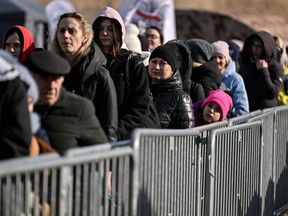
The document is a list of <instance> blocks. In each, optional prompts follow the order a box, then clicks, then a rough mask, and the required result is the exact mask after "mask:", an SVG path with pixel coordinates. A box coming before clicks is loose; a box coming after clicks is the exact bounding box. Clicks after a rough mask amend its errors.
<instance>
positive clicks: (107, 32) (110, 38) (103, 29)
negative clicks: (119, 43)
mask: <svg viewBox="0 0 288 216" xmlns="http://www.w3.org/2000/svg"><path fill="white" fill-rule="evenodd" d="M99 41H100V43H101V47H102V48H104V49H106V50H111V49H112V47H113V43H114V34H113V27H112V22H111V20H109V19H104V20H103V21H102V22H101V23H100V26H99Z"/></svg>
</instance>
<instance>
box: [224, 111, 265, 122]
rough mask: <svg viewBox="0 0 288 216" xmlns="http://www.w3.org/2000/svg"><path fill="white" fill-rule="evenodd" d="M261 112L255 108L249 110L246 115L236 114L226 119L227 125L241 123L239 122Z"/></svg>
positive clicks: (245, 120)
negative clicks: (251, 110)
mask: <svg viewBox="0 0 288 216" xmlns="http://www.w3.org/2000/svg"><path fill="white" fill-rule="evenodd" d="M261 113H262V111H261V110H255V111H253V112H250V113H248V114H246V115H241V116H237V117H234V118H231V119H229V120H228V122H229V123H228V125H229V126H232V125H237V124H241V123H245V122H247V121H248V120H249V119H250V118H253V117H255V116H257V115H260V114H261Z"/></svg>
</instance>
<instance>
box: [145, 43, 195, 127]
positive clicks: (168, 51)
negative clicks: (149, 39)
mask: <svg viewBox="0 0 288 216" xmlns="http://www.w3.org/2000/svg"><path fill="white" fill-rule="evenodd" d="M176 51H177V46H176V45H174V44H165V45H161V46H159V47H157V48H156V49H155V50H153V51H152V53H151V55H150V58H149V66H148V72H149V76H150V77H151V92H152V94H153V99H154V102H155V105H156V109H157V112H158V115H159V119H160V123H161V128H171V129H185V128H191V127H194V114H193V110H192V100H191V98H190V96H189V95H188V94H187V93H185V92H184V91H183V84H182V80H181V76H180V73H179V70H178V69H177V60H176Z"/></svg>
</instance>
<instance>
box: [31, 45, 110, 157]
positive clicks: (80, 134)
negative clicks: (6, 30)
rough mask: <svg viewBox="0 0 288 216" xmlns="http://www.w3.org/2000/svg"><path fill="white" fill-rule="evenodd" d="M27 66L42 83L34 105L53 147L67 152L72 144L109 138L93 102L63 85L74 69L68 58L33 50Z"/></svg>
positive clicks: (86, 143) (60, 151) (92, 142)
mask: <svg viewBox="0 0 288 216" xmlns="http://www.w3.org/2000/svg"><path fill="white" fill-rule="evenodd" d="M26 66H27V67H28V68H29V69H30V71H31V72H32V73H33V76H34V78H35V80H36V82H37V84H38V86H39V91H40V96H39V100H38V102H37V104H36V105H35V107H34V109H35V111H36V112H37V113H39V115H40V116H41V123H42V126H43V128H45V130H46V131H47V133H48V136H49V139H50V142H51V145H52V147H53V148H55V149H56V150H57V151H58V152H59V153H60V154H63V153H64V152H65V151H66V150H67V149H69V148H74V147H80V146H87V145H93V144H98V143H107V142H108V141H107V137H106V135H105V133H104V131H103V129H102V127H101V126H100V123H99V121H98V119H97V117H96V116H95V109H94V106H93V104H92V102H91V101H89V100H88V99H85V98H83V97H81V96H78V95H75V94H72V93H70V92H68V91H66V90H65V88H64V87H62V83H63V80H64V76H65V75H66V74H68V73H69V72H70V65H69V63H68V62H67V61H66V60H65V59H64V58H62V57H61V56H59V55H57V54H56V53H53V52H50V51H47V50H42V51H38V52H34V53H32V54H30V55H29V57H28V59H27V62H26Z"/></svg>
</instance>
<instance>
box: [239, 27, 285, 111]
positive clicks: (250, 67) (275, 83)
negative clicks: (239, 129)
mask: <svg viewBox="0 0 288 216" xmlns="http://www.w3.org/2000/svg"><path fill="white" fill-rule="evenodd" d="M255 37H258V38H259V39H261V40H262V42H263V45H264V55H263V59H265V60H266V61H267V62H268V68H261V69H257V67H256V63H255V61H253V60H252V59H251V55H250V49H251V45H252V41H253V39H254V38H255ZM239 73H240V75H241V76H242V77H243V80H244V83H245V87H246V91H247V95H248V100H249V109H250V112H251V111H253V110H258V109H265V108H269V107H274V106H277V96H278V93H279V91H280V89H281V87H282V80H283V77H284V71H283V67H282V65H281V64H280V63H279V62H278V61H277V50H276V45H275V42H274V40H273V37H272V36H271V35H270V34H269V33H268V32H265V31H260V32H257V33H254V34H251V35H250V36H249V37H248V38H247V39H246V41H245V42H244V46H243V51H242V56H241V64H240V69H239Z"/></svg>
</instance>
